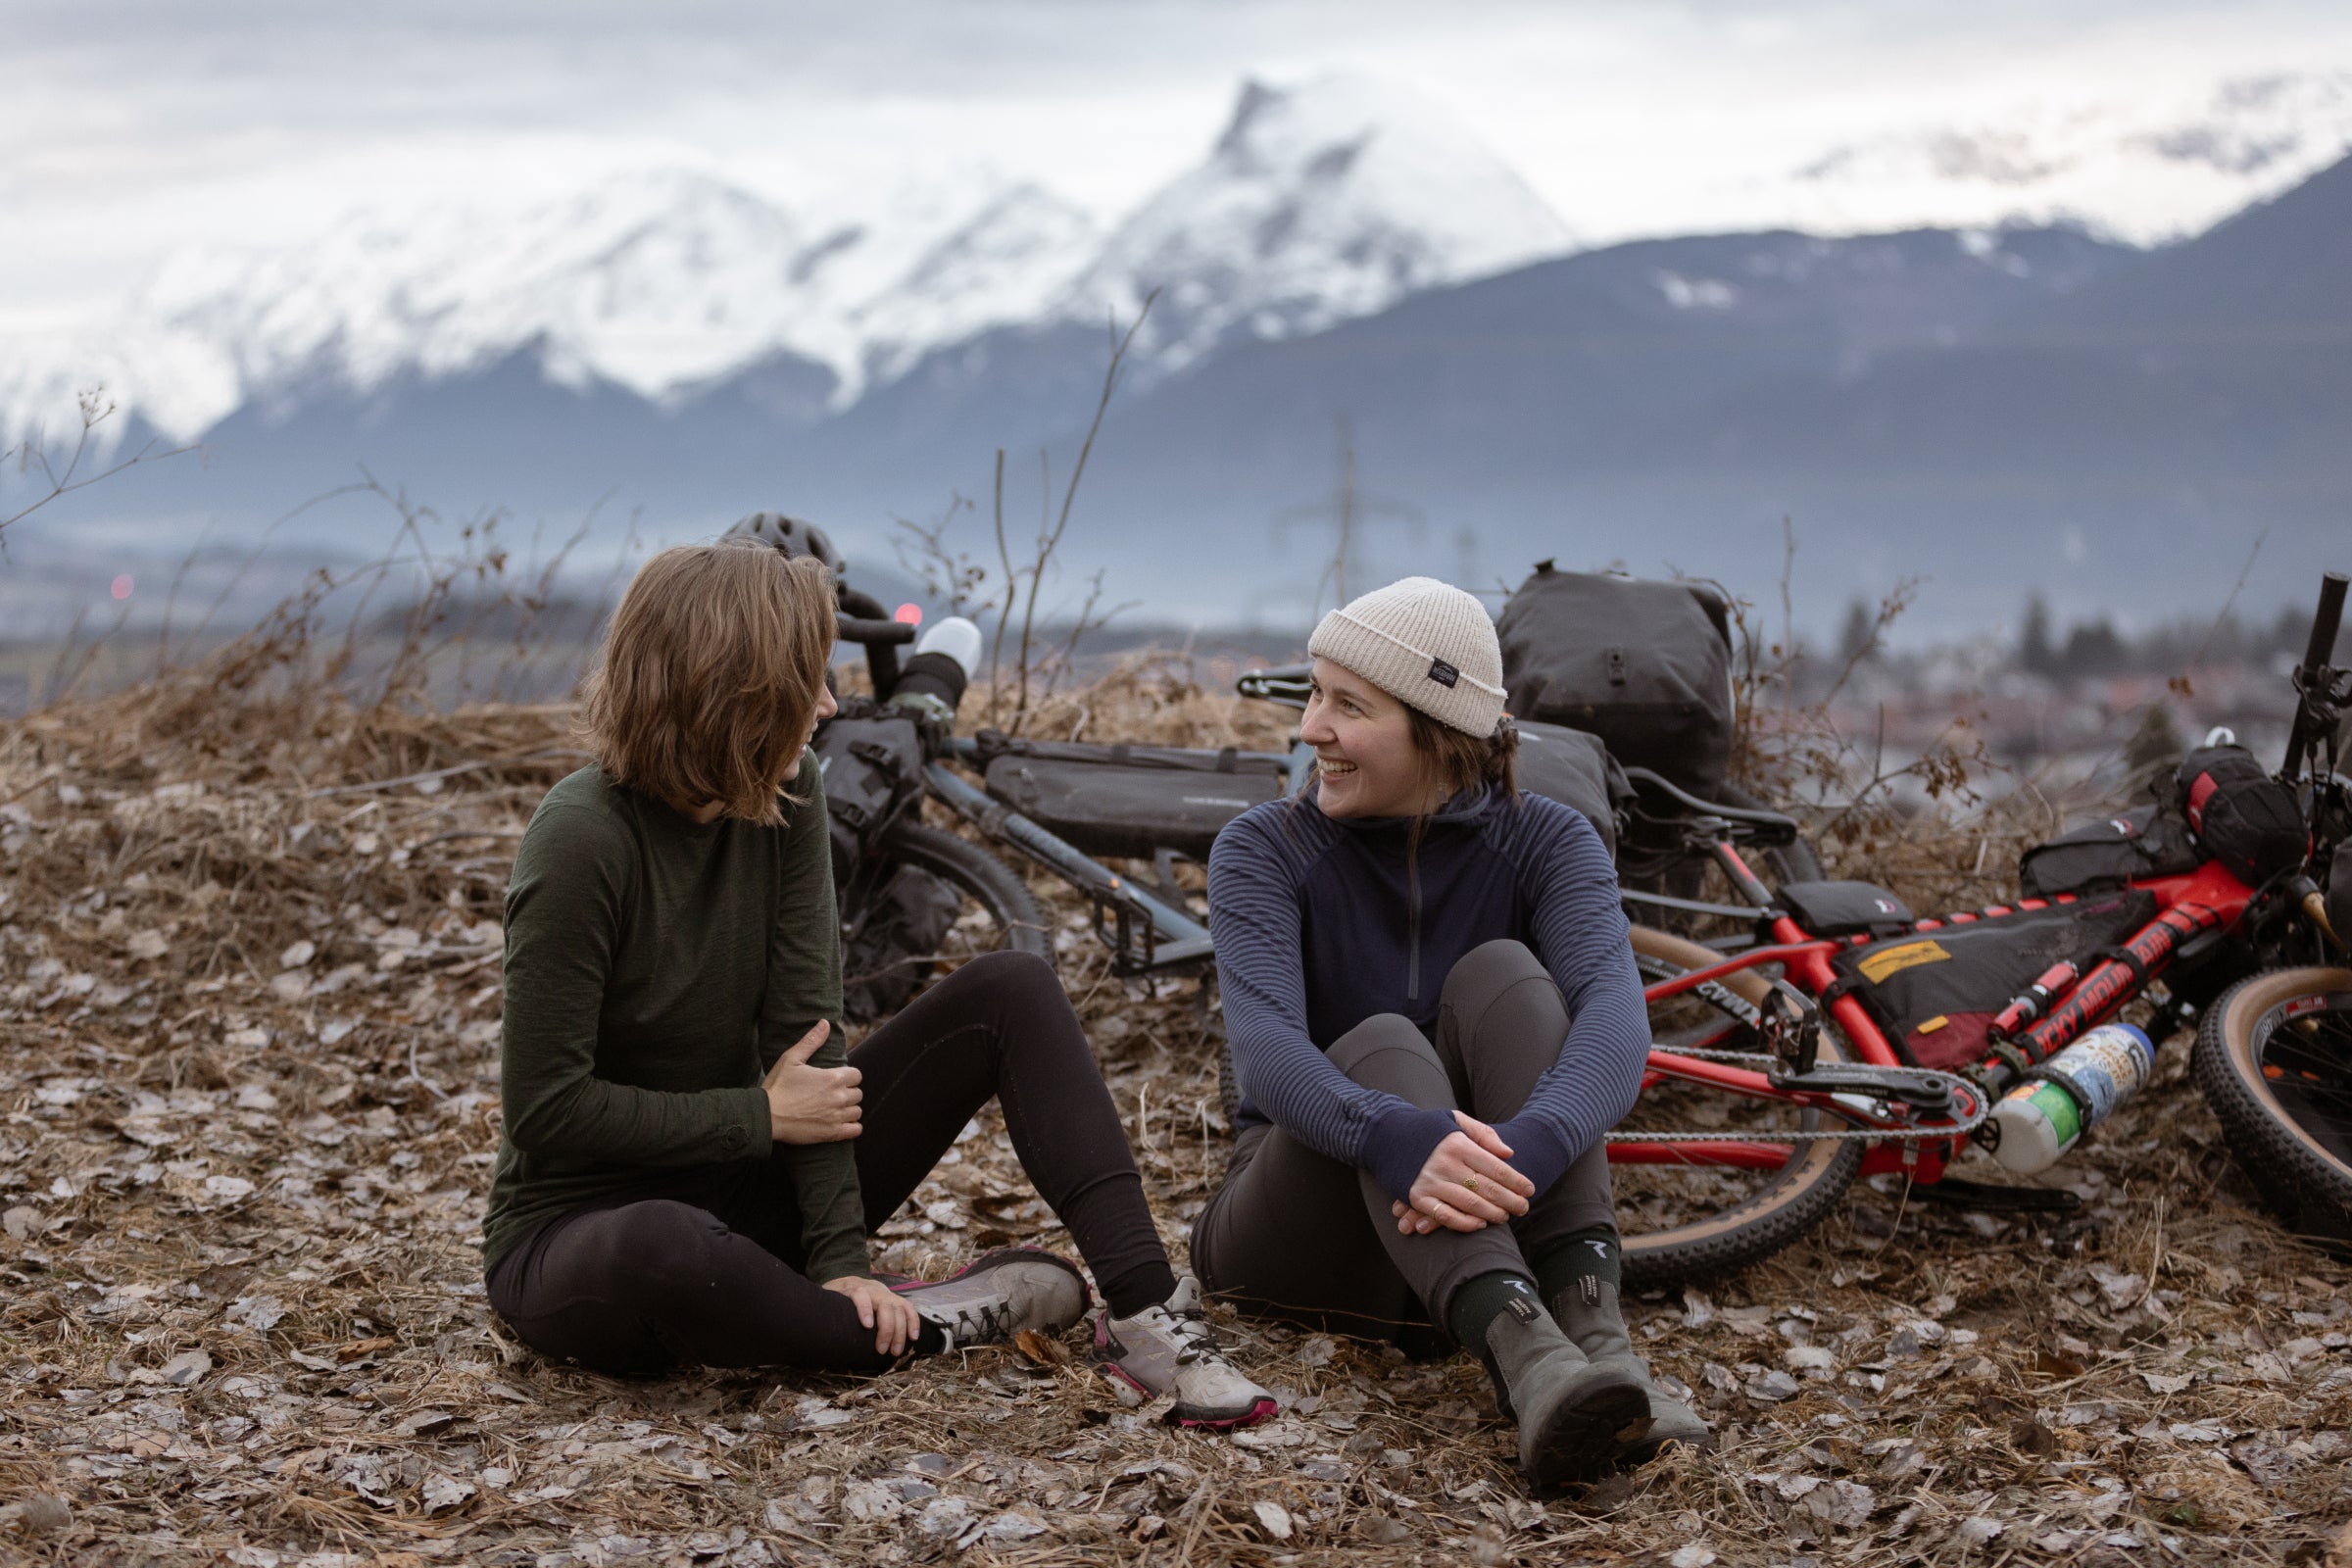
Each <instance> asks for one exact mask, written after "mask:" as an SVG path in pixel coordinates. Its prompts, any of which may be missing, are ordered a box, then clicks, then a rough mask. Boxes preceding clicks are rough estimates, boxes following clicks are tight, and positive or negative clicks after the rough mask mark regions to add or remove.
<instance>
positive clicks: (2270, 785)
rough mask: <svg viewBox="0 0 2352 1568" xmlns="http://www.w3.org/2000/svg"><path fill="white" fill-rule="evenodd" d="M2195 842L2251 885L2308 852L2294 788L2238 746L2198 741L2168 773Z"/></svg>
mask: <svg viewBox="0 0 2352 1568" xmlns="http://www.w3.org/2000/svg"><path fill="white" fill-rule="evenodd" d="M2173 778H2174V783H2175V785H2176V787H2177V789H2178V791H2179V797H2180V814H2181V815H2182V816H2184V817H2186V818H2187V819H2188V830H2189V831H2190V832H2191V833H2194V834H2195V835H2196V836H2197V846H2198V848H2200V849H2202V850H2203V851H2204V852H2205V853H2206V854H2207V855H2209V856H2211V857H2212V858H2214V859H2216V860H2218V861H2220V862H2221V864H2222V868H2223V869H2224V870H2226V871H2228V872H2229V874H2230V875H2231V876H2233V877H2235V878H2237V879H2238V880H2239V881H2240V882H2243V883H2244V884H2245V885H2246V886H2248V887H2250V888H2258V887H2260V886H2262V884H2264V883H2265V882H2268V881H2269V880H2270V879H2271V878H2273V877H2275V876H2277V875H2278V873H2279V872H2281V871H2291V870H2293V869H2294V868H2295V867H2296V866H2298V865H2301V864H2302V863H2303V858H2304V857H2305V856H2307V855H2309V854H2310V853H2311V833H2310V830H2309V829H2308V828H2307V827H2305V826H2304V822H2303V812H2302V810H2301V809H2299V808H2298V807H2297V806H2296V804H2295V792H2294V791H2293V790H2291V789H2288V788H2287V787H2286V786H2285V785H2284V784H2281V783H2279V782H2278V780H2277V779H2275V778H2273V777H2271V775H2270V774H2268V773H2266V772H2264V771H2263V770H2262V764H2261V763H2260V762H2257V761H2256V760H2254V754H2253V753H2251V752H2249V751H2247V750H2246V749H2245V748H2244V747H2242V746H2201V747H2199V748H2198V749H2197V750H2195V751H2193V752H2191V753H2189V754H2188V755H2187V756H2186V757H2184V758H2182V759H2181V760H2180V771H2178V772H2177V773H2175V774H2174V775H2173Z"/></svg>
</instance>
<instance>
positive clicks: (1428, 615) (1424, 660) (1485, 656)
mask: <svg viewBox="0 0 2352 1568" xmlns="http://www.w3.org/2000/svg"><path fill="white" fill-rule="evenodd" d="M1306 651H1307V653H1308V655H1309V656H1310V657H1312V658H1315V659H1328V660H1330V661H1331V662H1333V663H1335V664H1344V665H1346V666H1347V667H1348V668H1349V669H1352V670H1354V671H1355V672H1356V673H1357V674H1358V675H1361V676H1363V677H1364V679H1366V680H1368V681H1370V682H1371V683H1372V684H1373V685H1375V686H1377V687H1379V688H1380V689H1381V690H1382V691H1384V692H1387V693H1388V694H1389V695H1390V696H1392V697H1395V698H1396V699H1397V700H1398V701H1399V702H1402V703H1404V704H1406V705H1407V706H1409V707H1413V708H1418V709H1419V710H1421V711H1423V712H1424V713H1427V714H1428V715H1429V716H1430V717H1432V718H1434V719H1436V720H1437V721H1438V722H1439V723H1441V724H1447V725H1450V726H1452V727H1453V728H1455V729H1458V730H1460V731H1462V733H1464V734H1466V735H1473V736H1476V737H1477V738H1478V739H1480V740H1485V739H1486V738H1487V737H1489V736H1491V735H1493V734H1494V733H1495V728H1496V726H1498V725H1499V724H1500V723H1501V722H1502V704H1503V690H1502V644H1501V642H1500V641H1499V640H1498V639H1497V638H1496V637H1495V622H1494V621H1492V620H1490V619H1488V618H1487V611H1486V607H1485V606H1484V605H1481V604H1480V603H1479V602H1478V601H1477V600H1476V599H1473V598H1472V597H1471V596H1470V595H1468V594H1466V593H1464V592H1462V590H1460V589H1459V588H1455V587H1452V586H1450V585H1449V584H1446V583H1442V582H1440V581H1438V580H1437V579H1436V578H1435V577H1406V578H1404V579H1402V580H1401V581H1398V582H1393V583H1391V584H1389V585H1388V586H1387V587H1386V588H1375V589H1373V590H1372V591H1371V592H1370V593H1368V594H1365V595H1364V596H1363V597H1362V598H1360V599H1356V600H1353V601H1351V602H1350V603H1349V604H1348V606H1347V607H1346V608H1344V609H1341V610H1335V611H1333V612H1332V613H1330V614H1328V615H1325V616H1324V617H1323V623H1322V624H1321V625H1320V626H1317V627H1316V628H1315V634H1314V635H1313V636H1312V637H1310V638H1308V639H1307V641H1306Z"/></svg>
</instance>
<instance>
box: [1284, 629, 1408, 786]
mask: <svg viewBox="0 0 2352 1568" xmlns="http://www.w3.org/2000/svg"><path fill="white" fill-rule="evenodd" d="M1406 714H1407V710H1406V708H1405V706H1404V704H1402V703H1400V702H1398V701H1397V699H1396V698H1394V697H1391V696H1390V695H1389V694H1388V693H1387V692H1384V691H1382V690H1381V689H1380V688H1379V687H1377V686H1375V685H1373V684H1372V683H1371V682H1370V681H1368V680H1366V679H1364V677H1363V676H1361V675H1358V674H1357V673H1355V671H1353V670H1351V669H1349V668H1348V667H1347V666H1346V665H1343V664H1335V663H1333V662H1331V661H1330V660H1328V659H1318V660H1316V661H1315V666H1314V689H1313V690H1312V691H1311V692H1310V693H1309V694H1308V696H1307V699H1306V715H1305V717H1304V718H1302V719H1300V720H1299V739H1300V740H1302V741H1304V742H1305V743H1306V744H1307V745H1309V746H1311V747H1313V748H1314V749H1315V764H1316V767H1315V771H1316V775H1317V777H1318V779H1319V780H1320V786H1321V787H1320V788H1319V789H1318V790H1317V792H1316V796H1315V804H1316V805H1317V806H1319V807H1320V808H1322V810H1323V814H1324V815H1325V816H1411V815H1414V814H1416V813H1418V812H1421V811H1426V810H1428V809H1430V808H1431V807H1432V806H1433V805H1435V804H1436V803H1435V799H1434V797H1435V796H1436V795H1437V793H1438V790H1437V788H1436V786H1435V785H1434V783H1433V782H1432V781H1431V779H1430V776H1429V768H1428V765H1427V763H1426V762H1425V761H1424V760H1423V759H1422V757H1421V755H1420V753H1419V751H1418V750H1417V749H1416V748H1415V747H1414V745H1413V730H1412V723H1411V720H1410V719H1409V718H1408V717H1407V716H1406Z"/></svg>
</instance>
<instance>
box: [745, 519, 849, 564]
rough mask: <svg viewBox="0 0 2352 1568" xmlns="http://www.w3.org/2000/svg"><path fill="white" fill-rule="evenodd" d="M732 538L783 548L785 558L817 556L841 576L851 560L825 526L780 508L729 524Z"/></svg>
mask: <svg viewBox="0 0 2352 1568" xmlns="http://www.w3.org/2000/svg"><path fill="white" fill-rule="evenodd" d="M725 536H726V537H727V538H729V539H757V540H758V541H760V543H761V544H763V545H766V546H768V547H770V548H771V549H774V550H777V551H780V552H781V553H782V554H783V555H784V557H785V559H786V560H794V559H797V558H799V557H801V556H814V557H815V558H816V559H817V560H819V561H821V562H823V563H824V564H825V569H827V570H828V571H830V572H832V573H833V575H834V577H835V578H836V579H838V578H839V577H840V576H841V574H842V572H843V571H844V570H845V569H846V568H847V567H848V565H849V563H848V562H846V561H844V560H842V557H841V552H840V551H838V550H836V549H834V548H833V541H832V540H831V539H829V538H827V537H826V536H825V530H824V529H822V528H819V527H818V526H817V525H816V524H815V523H813V522H806V521H803V520H802V519H801V518H799V517H788V516H786V515H784V514H783V513H781V512H755V513H753V514H752V515H749V516H747V517H745V518H744V519H743V520H742V521H740V522H738V523H736V524H735V526H734V527H732V528H729V529H728V530H727V532H726V535H725Z"/></svg>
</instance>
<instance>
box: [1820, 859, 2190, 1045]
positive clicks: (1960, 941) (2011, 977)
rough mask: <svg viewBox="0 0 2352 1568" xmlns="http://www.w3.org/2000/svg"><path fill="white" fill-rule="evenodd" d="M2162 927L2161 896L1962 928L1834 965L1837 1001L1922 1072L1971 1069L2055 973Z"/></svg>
mask: <svg viewBox="0 0 2352 1568" xmlns="http://www.w3.org/2000/svg"><path fill="white" fill-rule="evenodd" d="M2155 917H2156V899H2155V896H2154V895H2153V894H2150V893H2145V892H2142V891H2140V890H2139V889H2136V888H2131V889H2126V890H2124V891H2122V892H2118V893H2108V894H2102V895H2099V896H2097V897H2095V898H2088V899H2082V900H2078V901H2076V902H2073V903H2068V904H2055V905H2052V906H2050V907H2048V908H2044V909H2021V910H2019V911H2017V912H2016V913H2014V914H2003V915H1993V916H1989V917H1987V918H1984V919H1977V920H1970V921H1965V922H1953V923H1950V924H1945V925H1941V926H1937V927H1936V929H1934V930H1932V931H1919V932H1915V933H1912V934H1910V935H1906V936H1902V937H1895V938H1888V939H1887V940H1884V941H1879V942H1872V943H1868V944H1865V945H1864V946H1862V947H1858V948H1848V949H1846V950H1845V951H1844V952H1842V953H1840V954H1838V956H1837V957H1835V958H1833V959H1832V960H1831V965H1830V966H1831V967H1832V968H1834V969H1836V970H1837V971H1838V983H1837V984H1836V986H1834V987H1833V988H1832V993H1833V994H1836V993H1839V992H1851V993H1852V994H1853V995H1854V997H1855V998H1856V1000H1858V1001H1859V1002H1860V1003H1861V1004H1862V1005H1863V1007H1864V1008H1866V1009H1867V1010H1868V1011H1869V1013H1870V1015H1871V1017H1872V1019H1873V1020H1874V1021H1875V1022H1877V1024H1878V1026H1879V1028H1880V1029H1881V1030H1882V1031H1883V1032H1884V1033H1885V1034H1886V1036H1887V1040H1888V1042H1889V1043H1890V1044H1892V1045H1893V1047H1894V1048H1895V1050H1896V1052H1898V1053H1899V1054H1901V1055H1902V1057H1903V1059H1904V1060H1905V1061H1907V1062H1909V1063H1911V1064H1912V1065H1913V1066H1915V1067H1933V1068H1937V1069H1949V1068H1953V1067H1959V1066H1965V1065H1967V1064H1969V1063H1971V1062H1975V1061H1980V1060H1982V1059H1983V1058H1984V1056H1985V1045H1986V1039H1985V1035H1986V1026H1987V1025H1989V1024H1990V1023H1991V1022H1992V1020H1993V1018H1994V1016H1995V1015H1997V1014H1998V1013H1999V1012H2000V1010H2001V1009H2002V1008H2003V1007H2005V1006H2007V1005H2009V1003H2010V1001H2011V999H2013V998H2015V997H2016V996H2017V995H2018V994H2019V993H2020V992H2022V991H2024V990H2025V989H2026V987H2028V986H2030V985H2032V984H2033V983H2034V981H2035V980H2036V979H2038V978H2040V977H2041V975H2042V974H2043V973H2044V972H2046V971H2047V970H2048V969H2049V968H2050V966H2051V965H2053V964H2057V963H2065V962H2071V963H2074V964H2076V965H2078V966H2080V967H2082V968H2085V969H2087V968H2089V967H2090V962H2091V960H2092V959H2093V957H2094V956H2096V955H2097V954H2099V953H2100V952H2101V951H2102V950H2104V949H2107V948H2112V947H2114V946H2116V945H2117V944H2118V943H2120V942H2123V941H2125V940H2126V939H2127V938H2129V937H2131V935H2132V933H2134V932H2136V931H2137V930H2138V929H2139V928H2140V927H2141V926H2144V925H2146V924H2147V923H2148V922H2149V921H2150V920H2153V919H2154V918H2155Z"/></svg>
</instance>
